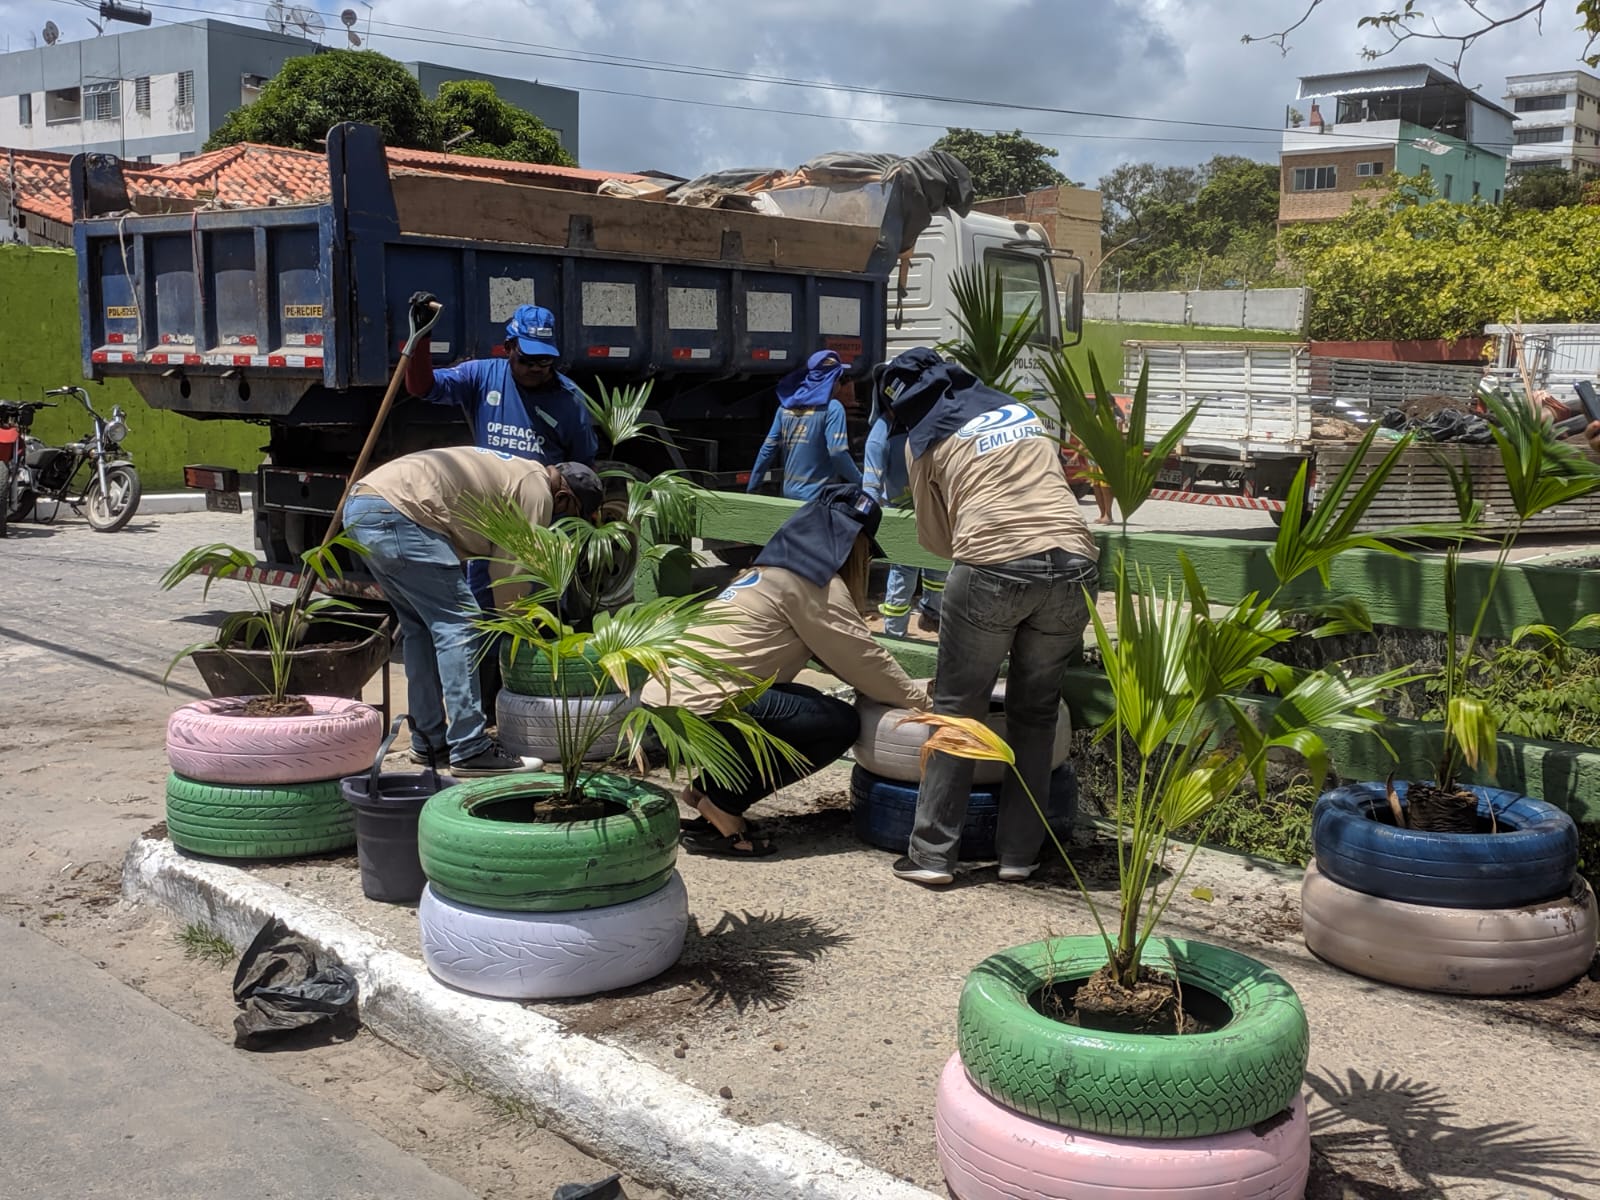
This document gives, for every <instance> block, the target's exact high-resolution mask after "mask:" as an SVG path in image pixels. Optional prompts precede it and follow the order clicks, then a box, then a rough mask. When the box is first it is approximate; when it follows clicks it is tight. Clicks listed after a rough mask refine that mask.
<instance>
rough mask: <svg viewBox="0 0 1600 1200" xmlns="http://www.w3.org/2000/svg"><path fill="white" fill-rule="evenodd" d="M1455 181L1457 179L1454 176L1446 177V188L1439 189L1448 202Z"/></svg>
mask: <svg viewBox="0 0 1600 1200" xmlns="http://www.w3.org/2000/svg"><path fill="white" fill-rule="evenodd" d="M1455 181H1456V177H1455V176H1454V175H1446V176H1445V177H1444V186H1443V187H1442V188H1440V189H1439V195H1441V196H1443V197H1444V198H1445V199H1446V200H1448V199H1450V188H1451V186H1452V185H1453V184H1454V183H1455Z"/></svg>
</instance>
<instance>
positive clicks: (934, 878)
mask: <svg viewBox="0 0 1600 1200" xmlns="http://www.w3.org/2000/svg"><path fill="white" fill-rule="evenodd" d="M894 873H895V875H896V877H898V878H900V879H909V880H910V881H911V882H912V883H920V884H924V885H926V886H927V887H943V886H944V885H945V884H947V883H954V882H955V878H956V877H955V876H954V875H952V874H951V873H950V872H949V871H935V870H934V869H933V868H931V867H924V866H923V865H922V864H920V863H918V862H914V861H913V860H911V859H909V858H905V857H901V858H897V859H895V860H894Z"/></svg>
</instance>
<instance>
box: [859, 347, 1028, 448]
mask: <svg viewBox="0 0 1600 1200" xmlns="http://www.w3.org/2000/svg"><path fill="white" fill-rule="evenodd" d="M880 388H881V391H882V395H883V400H884V401H885V402H886V403H887V404H888V406H889V411H890V412H891V413H893V414H894V423H893V424H892V425H891V426H890V431H891V432H893V433H901V432H903V433H905V434H906V435H907V436H906V444H907V445H908V446H910V447H911V457H912V458H921V457H922V456H923V455H924V454H925V453H927V451H928V449H929V448H930V447H932V446H936V445H938V444H939V443H940V442H942V441H944V439H945V438H947V437H949V436H950V435H951V434H953V433H955V432H956V430H958V429H960V428H961V427H962V426H963V425H965V424H966V423H967V422H968V421H970V420H972V419H973V418H974V417H979V416H982V415H983V414H984V413H986V412H991V411H993V410H994V409H997V408H1004V407H1005V406H1006V405H1008V404H1015V403H1016V397H1014V396H1009V395H1007V394H1006V393H1005V392H1001V391H996V390H995V389H994V388H991V387H987V386H985V385H984V384H982V383H979V382H978V380H977V378H976V376H974V375H972V374H971V373H969V372H968V371H967V370H966V369H965V368H963V367H960V366H958V365H957V364H955V363H952V362H945V361H944V359H942V358H940V357H939V356H938V355H937V354H935V353H934V352H933V351H932V350H929V349H927V348H926V347H923V346H918V347H917V348H916V349H914V350H907V351H906V352H905V353H904V354H901V355H900V356H898V357H897V358H895V359H893V360H892V361H891V362H890V363H889V365H888V367H887V368H885V370H884V372H883V377H882V382H881V384H880Z"/></svg>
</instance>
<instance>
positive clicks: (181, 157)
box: [178, 150, 199, 162]
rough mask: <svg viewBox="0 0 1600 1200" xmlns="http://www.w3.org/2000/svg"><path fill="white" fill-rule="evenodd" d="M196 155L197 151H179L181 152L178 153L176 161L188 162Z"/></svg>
mask: <svg viewBox="0 0 1600 1200" xmlns="http://www.w3.org/2000/svg"><path fill="white" fill-rule="evenodd" d="M198 153H199V151H198V150H181V151H179V152H178V161H179V162H188V161H189V160H190V159H191V158H193V157H194V156H195V155H196V154H198Z"/></svg>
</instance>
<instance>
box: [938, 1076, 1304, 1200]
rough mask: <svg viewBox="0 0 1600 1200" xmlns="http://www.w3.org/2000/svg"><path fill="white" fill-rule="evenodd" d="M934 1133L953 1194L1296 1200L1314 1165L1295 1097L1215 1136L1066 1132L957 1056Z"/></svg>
mask: <svg viewBox="0 0 1600 1200" xmlns="http://www.w3.org/2000/svg"><path fill="white" fill-rule="evenodd" d="M934 1138H935V1141H936V1144H937V1150H938V1155H939V1165H940V1167H942V1168H943V1169H944V1178H945V1182H946V1183H947V1184H948V1185H949V1187H950V1194H951V1195H952V1196H954V1197H956V1200H1139V1198H1140V1197H1148V1198H1149V1200H1157V1198H1158V1197H1159V1198H1160V1200H1170V1198H1172V1197H1181V1198H1182V1200H1298V1198H1299V1197H1300V1196H1302V1195H1304V1194H1305V1190H1306V1176H1307V1175H1308V1174H1309V1173H1310V1170H1311V1125H1310V1122H1309V1121H1308V1120H1307V1119H1306V1104H1305V1099H1304V1098H1303V1097H1301V1096H1299V1095H1297V1096H1296V1097H1295V1098H1294V1102H1293V1103H1292V1105H1291V1106H1290V1108H1289V1111H1288V1112H1287V1113H1285V1114H1283V1115H1282V1116H1280V1117H1278V1118H1275V1119H1274V1120H1273V1121H1269V1122H1266V1123H1264V1124H1263V1125H1261V1126H1256V1127H1255V1128H1252V1129H1241V1130H1239V1131H1238V1132H1236V1133H1223V1134H1217V1135H1214V1136H1212V1137H1201V1138H1180V1139H1177V1140H1159V1141H1158V1140H1152V1139H1148V1138H1118V1137H1104V1136H1102V1135H1100V1134H1093V1133H1084V1132H1082V1131H1081V1130H1076V1129H1063V1128H1061V1127H1060V1126H1057V1125H1049V1124H1046V1123H1045V1122H1043V1121H1036V1120H1034V1119H1033V1118H1032V1117H1026V1116H1023V1115H1022V1114H1021V1113H1019V1112H1013V1111H1012V1110H1011V1109H1009V1108H1006V1107H1004V1106H1003V1105H1000V1104H996V1103H995V1102H994V1101H993V1100H991V1099H989V1097H987V1096H985V1095H984V1094H983V1093H982V1092H980V1091H979V1090H978V1089H977V1088H976V1087H974V1086H973V1084H972V1081H971V1080H970V1079H969V1078H967V1073H966V1071H965V1070H964V1069H963V1068H962V1066H961V1056H960V1055H959V1054H953V1055H951V1056H950V1061H949V1062H947V1063H945V1067H944V1073H943V1074H942V1075H940V1077H939V1091H938V1095H937V1098H936V1099H935V1101H934Z"/></svg>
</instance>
